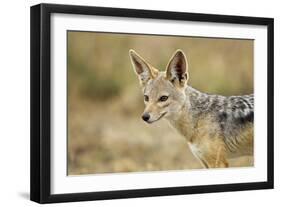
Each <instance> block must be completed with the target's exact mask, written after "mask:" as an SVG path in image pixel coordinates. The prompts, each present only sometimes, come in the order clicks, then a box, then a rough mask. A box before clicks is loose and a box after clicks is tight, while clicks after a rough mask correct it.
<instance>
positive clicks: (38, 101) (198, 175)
mask: <svg viewBox="0 0 281 207" xmlns="http://www.w3.org/2000/svg"><path fill="white" fill-rule="evenodd" d="M30 185H31V200H33V201H36V202H39V203H52V202H68V201H85V200H100V199H117V198H131V197H144V196H163V195H178V194H194V193H209V192H222V191H238V190H254V189H269V188H273V19H271V18H261V17H242V16H226V15H214V14H195V13H180V12H169V11H149V10H134V9H120V8H102V7H88V6H70V5H55V4H40V5H35V6H33V7H31V184H30Z"/></svg>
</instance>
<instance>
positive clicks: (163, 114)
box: [147, 112, 167, 124]
mask: <svg viewBox="0 0 281 207" xmlns="http://www.w3.org/2000/svg"><path fill="white" fill-rule="evenodd" d="M166 114H167V112H164V113H162V114H161V115H160V116H159V117H158V118H157V119H155V120H153V121H147V123H149V124H151V123H153V122H156V121H158V120H159V119H161V118H162V117H163V116H165V115H166Z"/></svg>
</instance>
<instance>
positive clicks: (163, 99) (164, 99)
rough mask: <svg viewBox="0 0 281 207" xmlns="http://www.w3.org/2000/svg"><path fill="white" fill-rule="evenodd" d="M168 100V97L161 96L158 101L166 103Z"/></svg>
mask: <svg viewBox="0 0 281 207" xmlns="http://www.w3.org/2000/svg"><path fill="white" fill-rule="evenodd" d="M168 98H169V97H168V96H161V97H160V98H159V101H161V102H164V101H167V100H168Z"/></svg>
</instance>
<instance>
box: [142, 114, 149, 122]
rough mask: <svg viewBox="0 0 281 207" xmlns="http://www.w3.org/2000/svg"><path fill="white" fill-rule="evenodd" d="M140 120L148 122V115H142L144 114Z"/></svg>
mask: <svg viewBox="0 0 281 207" xmlns="http://www.w3.org/2000/svg"><path fill="white" fill-rule="evenodd" d="M142 119H143V120H144V121H148V120H149V119H150V115H149V114H148V113H144V114H143V115H142Z"/></svg>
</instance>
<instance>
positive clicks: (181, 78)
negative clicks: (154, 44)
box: [166, 50, 189, 87]
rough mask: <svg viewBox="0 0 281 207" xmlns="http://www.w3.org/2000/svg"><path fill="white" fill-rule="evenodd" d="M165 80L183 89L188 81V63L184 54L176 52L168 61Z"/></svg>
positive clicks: (179, 51)
mask: <svg viewBox="0 0 281 207" xmlns="http://www.w3.org/2000/svg"><path fill="white" fill-rule="evenodd" d="M166 78H167V79H168V80H170V81H171V82H172V83H173V84H174V85H176V86H179V87H184V86H185V85H186V83H187V81H188V78H189V77H188V63H187V60H186V57H185V54H184V53H183V51H181V50H177V51H176V52H175V53H174V55H173V56H172V58H171V59H170V61H169V63H168V65H167V69H166Z"/></svg>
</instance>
